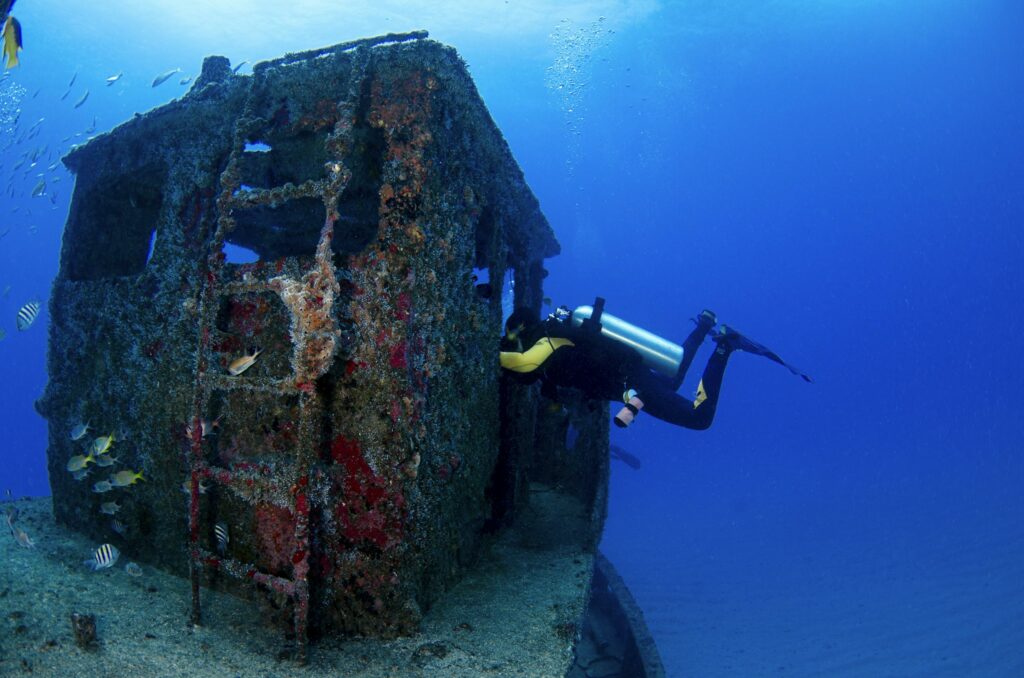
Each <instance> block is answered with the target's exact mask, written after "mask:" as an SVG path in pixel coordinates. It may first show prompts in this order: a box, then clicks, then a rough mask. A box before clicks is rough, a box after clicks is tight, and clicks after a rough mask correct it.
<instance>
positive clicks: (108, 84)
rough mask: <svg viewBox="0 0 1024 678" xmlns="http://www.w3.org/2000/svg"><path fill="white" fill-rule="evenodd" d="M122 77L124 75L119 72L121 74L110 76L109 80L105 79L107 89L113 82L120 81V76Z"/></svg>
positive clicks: (122, 72)
mask: <svg viewBox="0 0 1024 678" xmlns="http://www.w3.org/2000/svg"><path fill="white" fill-rule="evenodd" d="M122 75H124V71H121V72H120V73H118V74H117V75H112V76H110V77H109V78H107V87H110V86H111V85H113V84H114V83H115V82H117V81H118V80H120V79H121V76H122Z"/></svg>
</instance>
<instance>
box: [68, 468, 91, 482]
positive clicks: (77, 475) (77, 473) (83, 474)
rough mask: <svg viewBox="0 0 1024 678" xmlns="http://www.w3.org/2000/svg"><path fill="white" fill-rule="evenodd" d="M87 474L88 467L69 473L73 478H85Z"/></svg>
mask: <svg viewBox="0 0 1024 678" xmlns="http://www.w3.org/2000/svg"><path fill="white" fill-rule="evenodd" d="M88 476H89V469H87V468H83V469H80V470H78V471H75V472H74V473H72V474H71V477H72V478H74V479H75V480H85V479H86V478H87V477H88Z"/></svg>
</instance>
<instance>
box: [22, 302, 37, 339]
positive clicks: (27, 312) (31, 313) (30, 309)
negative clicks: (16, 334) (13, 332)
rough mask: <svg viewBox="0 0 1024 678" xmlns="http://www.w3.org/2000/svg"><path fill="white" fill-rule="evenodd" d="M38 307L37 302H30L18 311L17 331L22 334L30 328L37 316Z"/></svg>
mask: <svg viewBox="0 0 1024 678" xmlns="http://www.w3.org/2000/svg"><path fill="white" fill-rule="evenodd" d="M39 309H40V305H39V302H38V301H30V302H28V303H27V304H25V305H24V306H22V307H21V308H19V309H18V330H19V331H21V332H24V331H25V330H27V329H28V328H30V327H32V323H34V322H35V321H36V316H38V315H39Z"/></svg>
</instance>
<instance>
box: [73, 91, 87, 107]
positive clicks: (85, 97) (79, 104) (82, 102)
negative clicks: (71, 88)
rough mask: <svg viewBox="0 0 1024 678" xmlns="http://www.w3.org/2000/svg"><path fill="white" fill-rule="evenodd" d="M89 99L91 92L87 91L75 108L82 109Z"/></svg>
mask: <svg viewBox="0 0 1024 678" xmlns="http://www.w3.org/2000/svg"><path fill="white" fill-rule="evenodd" d="M88 98H89V90H85V94H83V95H82V98H81V99H79V100H78V101H76V102H75V108H80V107H81V106H82V104H84V103H85V100H86V99H88Z"/></svg>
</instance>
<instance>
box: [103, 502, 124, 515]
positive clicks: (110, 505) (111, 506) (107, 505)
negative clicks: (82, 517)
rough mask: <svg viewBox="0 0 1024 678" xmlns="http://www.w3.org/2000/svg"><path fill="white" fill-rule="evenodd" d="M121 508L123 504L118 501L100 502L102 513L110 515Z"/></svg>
mask: <svg viewBox="0 0 1024 678" xmlns="http://www.w3.org/2000/svg"><path fill="white" fill-rule="evenodd" d="M120 510H121V505H120V504H118V503H117V502H116V501H105V502H103V503H102V504H100V513H105V514H107V515H108V516H112V515H114V514H115V513H117V512H118V511H120Z"/></svg>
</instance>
